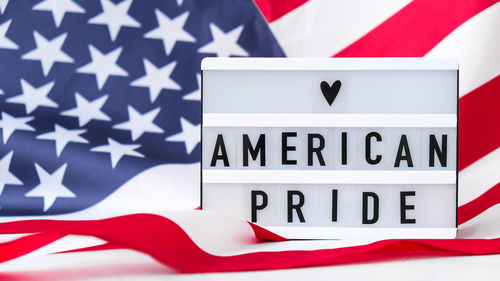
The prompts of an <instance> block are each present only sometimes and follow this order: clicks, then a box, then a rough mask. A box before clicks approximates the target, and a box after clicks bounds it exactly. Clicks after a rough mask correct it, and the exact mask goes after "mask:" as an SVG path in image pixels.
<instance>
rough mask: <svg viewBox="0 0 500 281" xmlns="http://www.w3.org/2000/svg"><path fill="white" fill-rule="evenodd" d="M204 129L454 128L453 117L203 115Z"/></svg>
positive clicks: (277, 114)
mask: <svg viewBox="0 0 500 281" xmlns="http://www.w3.org/2000/svg"><path fill="white" fill-rule="evenodd" d="M203 126H204V127H244V128H247V127H308V128H310V127H313V128H319V127H353V128H363V127H365V128H366V127H384V128H389V127H390V128H393V127H394V128H397V127H402V128H410V127H412V128H424V127H427V128H455V127H456V126H457V115H456V114H279V113H275V114H272V113H267V114H266V113H261V114H251V113H247V114H238V113H219V114H218V113H205V114H203Z"/></svg>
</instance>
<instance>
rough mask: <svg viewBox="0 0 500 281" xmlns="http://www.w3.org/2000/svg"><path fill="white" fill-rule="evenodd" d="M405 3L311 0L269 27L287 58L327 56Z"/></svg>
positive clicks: (404, 0) (398, 0)
mask: <svg viewBox="0 0 500 281" xmlns="http://www.w3.org/2000/svg"><path fill="white" fill-rule="evenodd" d="M409 2H410V1H409V0H381V1H371V0H350V1H332V0H311V1H309V2H307V3H305V4H304V5H302V6H300V7H299V8H297V9H295V10H293V11H291V12H290V13H288V14H287V15H285V16H283V17H282V18H280V19H278V20H276V21H274V22H272V23H271V24H270V27H271V30H272V31H273V34H274V36H275V37H276V38H277V40H278V42H279V43H280V45H281V47H282V48H283V50H284V52H285V54H286V55H287V56H289V57H329V56H332V55H334V54H336V53H337V52H339V51H341V50H342V49H344V48H345V47H347V46H348V45H350V44H351V43H353V42H354V41H356V40H357V39H359V38H360V37H362V36H363V35H365V34H366V33H367V32H369V31H370V30H372V29H373V28H375V27H376V26H377V25H379V24H380V23H382V22H383V21H385V20H386V19H388V18H389V17H390V16H392V15H393V14H394V13H396V12H397V11H399V10H400V9H401V8H403V7H404V6H405V5H407V4H408V3H409Z"/></svg>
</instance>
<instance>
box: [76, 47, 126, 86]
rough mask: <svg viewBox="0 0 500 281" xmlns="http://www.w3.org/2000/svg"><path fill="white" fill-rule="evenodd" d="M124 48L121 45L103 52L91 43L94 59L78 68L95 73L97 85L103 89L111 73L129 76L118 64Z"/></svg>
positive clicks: (81, 70) (79, 70)
mask: <svg viewBox="0 0 500 281" xmlns="http://www.w3.org/2000/svg"><path fill="white" fill-rule="evenodd" d="M122 50H123V48H122V47H119V48H116V49H114V50H113V51H111V52H109V53H107V54H103V53H101V51H99V50H98V49H97V48H96V47H94V46H92V45H89V51H90V56H91V57H92V61H91V62H89V63H87V64H86V65H84V66H81V67H80V68H78V69H77V72H79V73H88V74H95V76H96V79H97V87H98V88H99V90H100V89H102V87H103V86H104V84H105V83H106V81H107V80H108V77H109V76H110V75H117V76H128V72H127V71H125V70H124V69H123V68H121V67H120V66H118V65H117V64H116V61H117V60H118V57H119V56H120V54H121V52H122Z"/></svg>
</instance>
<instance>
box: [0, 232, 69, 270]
mask: <svg viewBox="0 0 500 281" xmlns="http://www.w3.org/2000/svg"><path fill="white" fill-rule="evenodd" d="M64 236H66V235H65V234H59V233H54V232H49V231H47V232H42V233H36V234H31V235H27V236H24V237H21V238H18V239H16V240H13V241H9V242H4V243H1V244H0V263H1V262H6V261H9V260H13V259H15V258H18V257H21V256H24V255H26V254H29V253H31V252H33V251H35V250H38V249H40V248H41V247H44V246H46V245H48V244H50V243H52V242H55V241H57V240H59V239H61V238H63V237H64Z"/></svg>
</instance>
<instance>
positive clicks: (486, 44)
mask: <svg viewBox="0 0 500 281" xmlns="http://www.w3.org/2000/svg"><path fill="white" fill-rule="evenodd" d="M499 27H500V2H499V3H497V4H495V5H493V6H491V7H489V8H487V9H486V10H484V11H482V12H481V13H479V14H477V15H476V16H474V17H473V18H471V19H470V20H468V21H467V22H465V23H464V24H462V25H461V26H459V27H458V28H457V29H456V30H454V31H453V32H452V33H451V34H450V35H448V36H447V37H446V38H445V39H444V40H443V41H441V42H440V43H439V44H438V45H436V47H434V48H433V49H432V50H431V51H430V52H429V53H428V54H427V55H426V57H429V58H457V59H458V61H459V68H460V85H459V87H460V96H463V95H465V94H467V93H469V92H470V91H472V90H474V89H475V88H477V87H479V86H481V85H482V84H484V83H486V82H488V81H489V80H491V79H493V78H495V77H496V76H497V75H499V74H500V31H499V30H498V29H499Z"/></svg>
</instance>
